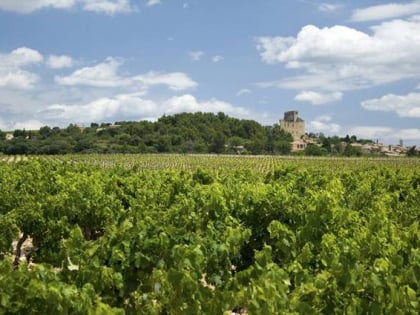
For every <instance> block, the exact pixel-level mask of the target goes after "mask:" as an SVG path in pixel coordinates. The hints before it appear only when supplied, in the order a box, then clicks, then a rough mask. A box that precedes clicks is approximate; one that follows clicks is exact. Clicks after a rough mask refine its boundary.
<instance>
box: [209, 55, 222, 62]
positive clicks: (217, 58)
mask: <svg viewBox="0 0 420 315" xmlns="http://www.w3.org/2000/svg"><path fill="white" fill-rule="evenodd" d="M223 59H224V58H223V57H222V56H213V58H211V61H213V62H214V63H218V62H220V61H222V60H223Z"/></svg>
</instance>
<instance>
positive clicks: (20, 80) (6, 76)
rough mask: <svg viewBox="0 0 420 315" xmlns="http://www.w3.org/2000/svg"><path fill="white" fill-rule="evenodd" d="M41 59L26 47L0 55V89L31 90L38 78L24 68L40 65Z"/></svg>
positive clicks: (40, 56)
mask: <svg viewBox="0 0 420 315" xmlns="http://www.w3.org/2000/svg"><path fill="white" fill-rule="evenodd" d="M43 59H44V58H43V56H42V55H41V54H40V53H39V52H38V51H36V50H33V49H30V48H27V47H20V48H17V49H15V50H13V51H12V52H10V53H6V54H1V53H0V87H3V88H13V89H29V88H32V87H33V86H34V85H35V84H36V83H37V82H38V81H39V76H38V75H37V74H35V73H33V72H30V71H28V70H27V69H25V68H27V67H30V66H33V65H37V64H40V63H42V62H43Z"/></svg>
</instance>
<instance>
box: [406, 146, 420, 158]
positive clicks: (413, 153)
mask: <svg viewBox="0 0 420 315" xmlns="http://www.w3.org/2000/svg"><path fill="white" fill-rule="evenodd" d="M416 155H418V153H417V150H416V146H415V145H414V146H412V147H411V148H410V149H409V150H408V151H407V156H416Z"/></svg>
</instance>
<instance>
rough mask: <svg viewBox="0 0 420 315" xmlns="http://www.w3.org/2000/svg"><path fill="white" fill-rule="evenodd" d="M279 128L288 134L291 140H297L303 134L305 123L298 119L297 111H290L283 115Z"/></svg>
mask: <svg viewBox="0 0 420 315" xmlns="http://www.w3.org/2000/svg"><path fill="white" fill-rule="evenodd" d="M280 128H281V129H283V130H284V131H286V132H288V133H290V134H291V135H292V137H293V140H299V139H300V138H301V137H302V136H303V135H304V134H305V121H304V120H303V119H301V118H299V117H298V111H296V110H291V111H288V112H285V113H284V118H283V119H281V120H280Z"/></svg>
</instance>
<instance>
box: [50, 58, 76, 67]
mask: <svg viewBox="0 0 420 315" xmlns="http://www.w3.org/2000/svg"><path fill="white" fill-rule="evenodd" d="M46 63H47V66H48V67H50V68H52V69H62V68H70V67H72V66H73V63H74V62H73V59H72V58H71V57H70V56H65V55H62V56H56V55H51V56H49V57H48V60H47V62H46Z"/></svg>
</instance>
